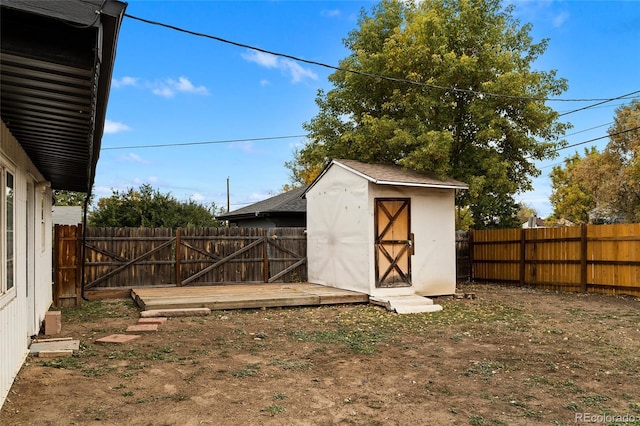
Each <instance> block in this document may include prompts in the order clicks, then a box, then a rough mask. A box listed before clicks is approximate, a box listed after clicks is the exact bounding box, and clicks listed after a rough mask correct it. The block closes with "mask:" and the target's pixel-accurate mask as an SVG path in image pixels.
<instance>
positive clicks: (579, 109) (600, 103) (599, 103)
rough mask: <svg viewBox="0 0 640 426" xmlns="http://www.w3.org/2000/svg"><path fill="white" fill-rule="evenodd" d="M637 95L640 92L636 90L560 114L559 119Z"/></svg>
mask: <svg viewBox="0 0 640 426" xmlns="http://www.w3.org/2000/svg"><path fill="white" fill-rule="evenodd" d="M636 93H640V90H636V91H635V92H631V93H627V94H625V95H620V96H618V97H615V98H611V99H609V100H604V101H601V102H598V103H596V104H592V105H587V106H585V107H582V108H578V109H574V110H571V111H567V112H563V113H562V114H558V117H562V116H563V115H569V114H573V113H574V112H578V111H584V110H585V109H589V108H593V107H597V106H598V105H602V104H606V103H607V102H611V101H617V100H618V99H622V98H625V97H627V96H631V95H635V94H636Z"/></svg>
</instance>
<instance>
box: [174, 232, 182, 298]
mask: <svg viewBox="0 0 640 426" xmlns="http://www.w3.org/2000/svg"><path fill="white" fill-rule="evenodd" d="M180 244H181V243H180V228H178V229H176V250H175V253H176V254H175V256H176V286H177V287H181V286H182V264H181V263H180V258H181V257H182V254H181V252H182V250H180Z"/></svg>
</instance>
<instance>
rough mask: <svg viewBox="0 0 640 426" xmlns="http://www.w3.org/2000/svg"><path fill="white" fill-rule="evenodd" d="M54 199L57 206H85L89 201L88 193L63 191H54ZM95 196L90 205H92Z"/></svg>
mask: <svg viewBox="0 0 640 426" xmlns="http://www.w3.org/2000/svg"><path fill="white" fill-rule="evenodd" d="M53 198H54V199H55V204H56V206H84V204H85V201H86V199H87V193H86V192H76V191H67V190H63V189H54V190H53ZM92 199H93V194H92V195H91V199H90V200H88V203H89V204H90V203H91V200H92Z"/></svg>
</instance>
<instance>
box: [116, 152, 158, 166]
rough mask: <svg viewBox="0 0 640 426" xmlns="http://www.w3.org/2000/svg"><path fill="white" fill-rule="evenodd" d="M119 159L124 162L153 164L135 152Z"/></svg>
mask: <svg viewBox="0 0 640 426" xmlns="http://www.w3.org/2000/svg"><path fill="white" fill-rule="evenodd" d="M119 159H120V160H122V161H130V162H133V163H139V164H151V162H150V161H149V160H145V159H144V158H142V157H140V156H139V155H138V154H134V153H133V152H130V153H128V154H124V155H121V156H120V157H119Z"/></svg>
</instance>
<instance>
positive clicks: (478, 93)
mask: <svg viewBox="0 0 640 426" xmlns="http://www.w3.org/2000/svg"><path fill="white" fill-rule="evenodd" d="M124 16H126V17H127V18H130V19H134V20H136V21H140V22H144V23H146V24H150V25H156V26H159V27H164V28H168V29H171V30H174V31H178V32H182V33H185V34H190V35H193V36H196V37H203V38H208V39H211V40H215V41H219V42H222V43H226V44H230V45H232V46H236V47H242V48H244V49H250V50H255V51H256V52H261V53H266V54H268V55H273V56H278V57H281V58H286V59H291V60H293V61H297V62H303V63H305V64H310V65H316V66H319V67H324V68H329V69H332V70H336V71H342V72H347V73H351V74H356V75H361V76H365V77H372V78H378V79H381V80H387V81H393V82H396V83H407V84H412V85H414V86H421V87H429V88H432V89H440V90H444V91H451V92H456V93H469V94H474V95H482V96H491V97H497V98H508V99H524V100H532V101H549V102H597V101H601V102H610V101H612V100H615V99H619V98H620V97H616V98H587V99H562V98H537V97H533V96H518V95H504V94H498V93H489V92H482V91H478V90H472V89H460V88H456V87H446V86H440V85H437V84H431V83H423V82H419V81H415V80H408V79H405V78H397V77H389V76H385V75H380V74H373V73H368V72H364V71H356V70H352V69H348V68H342V67H337V66H334V65H329V64H325V63H323V62H318V61H311V60H308V59H303V58H300V57H297V56H293V55H289V54H286V53H279V52H274V51H272V50H267V49H261V48H259V47H255V46H251V45H248V44H244V43H239V42H235V41H231V40H227V39H224V38H221V37H217V36H214V35H210V34H205V33H200V32H196V31H191V30H187V29H184V28H180V27H176V26H175V25H170V24H165V23H163V22H158V21H152V20H150V19H145V18H140V17H137V16H133V15H130V14H128V13H125V14H124ZM632 93H640V90H638V91H636V92H632ZM623 96H628V95H623ZM570 113H571V112H569V113H567V114H570Z"/></svg>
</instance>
